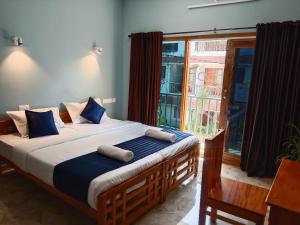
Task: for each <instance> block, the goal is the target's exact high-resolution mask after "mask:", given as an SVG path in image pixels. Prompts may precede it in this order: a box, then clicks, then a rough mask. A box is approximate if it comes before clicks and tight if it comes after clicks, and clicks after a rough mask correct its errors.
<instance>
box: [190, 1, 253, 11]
mask: <svg viewBox="0 0 300 225" xmlns="http://www.w3.org/2000/svg"><path fill="white" fill-rule="evenodd" d="M253 1H257V0H213V1H212V2H209V3H204V4H198V5H190V6H188V7H187V8H188V9H197V8H204V7H210V6H220V5H230V4H236V3H244V2H253Z"/></svg>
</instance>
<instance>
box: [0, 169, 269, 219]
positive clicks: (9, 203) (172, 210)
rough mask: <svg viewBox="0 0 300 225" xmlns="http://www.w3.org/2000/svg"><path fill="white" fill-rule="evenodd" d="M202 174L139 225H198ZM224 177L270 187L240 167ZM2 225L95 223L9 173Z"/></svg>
mask: <svg viewBox="0 0 300 225" xmlns="http://www.w3.org/2000/svg"><path fill="white" fill-rule="evenodd" d="M201 164H202V163H201ZM199 171H200V172H199V176H198V177H197V179H194V180H192V181H191V182H189V183H186V184H183V185H181V186H180V187H179V188H178V189H177V190H175V191H174V192H172V193H171V194H170V195H169V196H168V197H167V201H166V202H165V203H163V204H161V205H158V206H157V207H155V208H154V209H153V210H151V211H150V212H149V213H148V214H146V215H145V216H144V217H142V218H141V219H140V220H139V221H137V222H136V225H196V224H197V220H198V210H199V201H200V197H199V196H200V187H201V185H200V181H201V166H200V170H199ZM222 175H223V176H225V177H230V178H234V179H238V180H241V181H244V182H247V183H252V184H256V185H259V186H263V187H270V184H271V180H270V179H257V178H249V177H247V176H246V175H245V174H244V173H243V172H242V171H240V170H239V169H238V168H234V167H231V166H227V165H223V169H222ZM244 223H246V224H247V222H246V221H244ZM207 224H210V223H209V220H208V223H207ZM217 224H225V223H223V222H219V221H218V222H217ZM248 224H251V223H248ZM0 225H95V222H94V221H91V220H90V219H89V218H87V217H85V216H84V215H83V214H82V213H80V212H78V211H77V210H75V209H73V208H72V207H70V206H68V205H67V204H65V203H63V202H62V201H61V200H59V199H58V198H56V197H53V196H52V195H51V194H49V193H47V192H46V191H44V190H43V189H41V188H40V187H38V186H36V185H35V184H33V183H32V182H31V181H29V180H27V179H25V178H23V177H21V176H20V175H18V174H8V175H4V176H1V177H0Z"/></svg>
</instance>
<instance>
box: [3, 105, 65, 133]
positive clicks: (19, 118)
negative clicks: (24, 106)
mask: <svg viewBox="0 0 300 225" xmlns="http://www.w3.org/2000/svg"><path fill="white" fill-rule="evenodd" d="M50 110H51V111H52V112H53V117H54V122H55V125H56V127H57V128H62V127H64V122H63V121H62V120H61V118H60V116H59V109H58V108H57V107H52V108H41V109H32V110H31V111H34V112H47V111H50ZM6 113H7V115H8V116H9V117H10V118H11V119H12V120H13V121H14V123H15V125H16V128H17V130H18V132H19V133H20V135H21V136H22V137H27V136H28V126H27V118H26V115H25V111H7V112H6Z"/></svg>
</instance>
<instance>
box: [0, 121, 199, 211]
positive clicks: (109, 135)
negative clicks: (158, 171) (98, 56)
mask: <svg viewBox="0 0 300 225" xmlns="http://www.w3.org/2000/svg"><path fill="white" fill-rule="evenodd" d="M148 128H149V126H146V125H143V124H140V123H136V122H130V121H120V120H113V119H110V120H107V121H106V122H104V123H101V124H97V125H94V124H77V125H67V126H66V127H65V128H62V129H60V130H59V133H60V135H55V136H47V137H42V138H35V139H28V138H21V137H19V136H17V135H15V134H12V135H2V136H0V154H1V155H2V156H4V157H5V158H7V159H9V160H11V161H12V162H13V163H15V164H16V165H17V166H18V167H20V168H21V169H22V170H24V171H26V172H28V173H30V174H32V175H34V176H36V177H38V178H39V179H41V180H43V181H44V182H46V183H47V184H49V185H51V186H53V171H54V167H55V166H56V165H57V164H59V163H62V162H64V161H67V160H69V159H72V158H75V157H78V156H81V155H85V154H88V153H91V152H95V151H96V150H97V147H98V146H99V145H101V144H106V145H115V144H118V143H122V142H124V141H127V140H131V139H133V138H136V137H140V136H143V135H144V134H145V131H146V130H147V129H148ZM198 142H199V140H198V138H196V137H195V136H190V137H188V138H186V139H184V140H182V141H180V142H178V143H176V144H173V145H171V146H169V147H167V148H165V149H163V150H161V151H159V152H156V153H154V154H151V155H149V156H147V157H145V158H143V159H141V160H138V161H136V162H134V163H131V164H129V165H127V166H124V167H121V168H119V169H116V170H113V171H110V172H108V173H105V174H103V175H101V176H98V177H97V178H95V179H94V180H93V181H92V182H91V183H90V186H89V192H88V203H89V205H90V206H91V207H92V208H94V209H96V208H97V196H98V195H99V194H100V193H102V192H104V191H106V190H107V189H109V188H110V187H113V186H115V185H117V184H120V183H121V182H123V181H125V180H127V179H128V178H130V177H132V176H134V175H136V174H137V173H139V172H141V171H143V170H145V169H147V168H149V167H151V166H153V165H154V164H156V163H158V162H160V161H162V160H163V159H165V158H168V157H170V156H172V155H175V154H176V153H177V152H179V151H180V150H182V149H184V148H186V147H188V146H191V145H193V144H195V143H198Z"/></svg>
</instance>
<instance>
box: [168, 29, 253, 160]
mask: <svg viewBox="0 0 300 225" xmlns="http://www.w3.org/2000/svg"><path fill="white" fill-rule="evenodd" d="M255 38H256V32H242V33H221V34H204V35H188V36H169V37H163V41H185V54H184V66H183V68H184V72H183V82H182V91H183V93H182V99H181V109H180V112H181V113H180V130H184V126H185V109H186V107H187V98H186V96H187V91H188V88H187V87H188V86H187V85H188V81H189V70H188V68H189V57H188V56H189V50H190V41H192V40H209V39H228V41H229V39H230V40H240V41H245V40H248V39H249V40H255ZM226 62H227V54H226V61H225V69H226ZM225 76H226V75H225V70H224V78H223V82H224V79H225ZM222 98H223V90H222ZM223 107H224V106H223ZM220 110H221V114H220V124H219V129H222V128H224V126H222V125H224V120H223V121H221V118H222V119H224V115H223V117H222V103H221V109H220ZM223 162H224V163H228V164H231V165H235V166H239V164H240V157H239V156H235V155H233V154H228V153H226V152H224V157H223Z"/></svg>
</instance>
